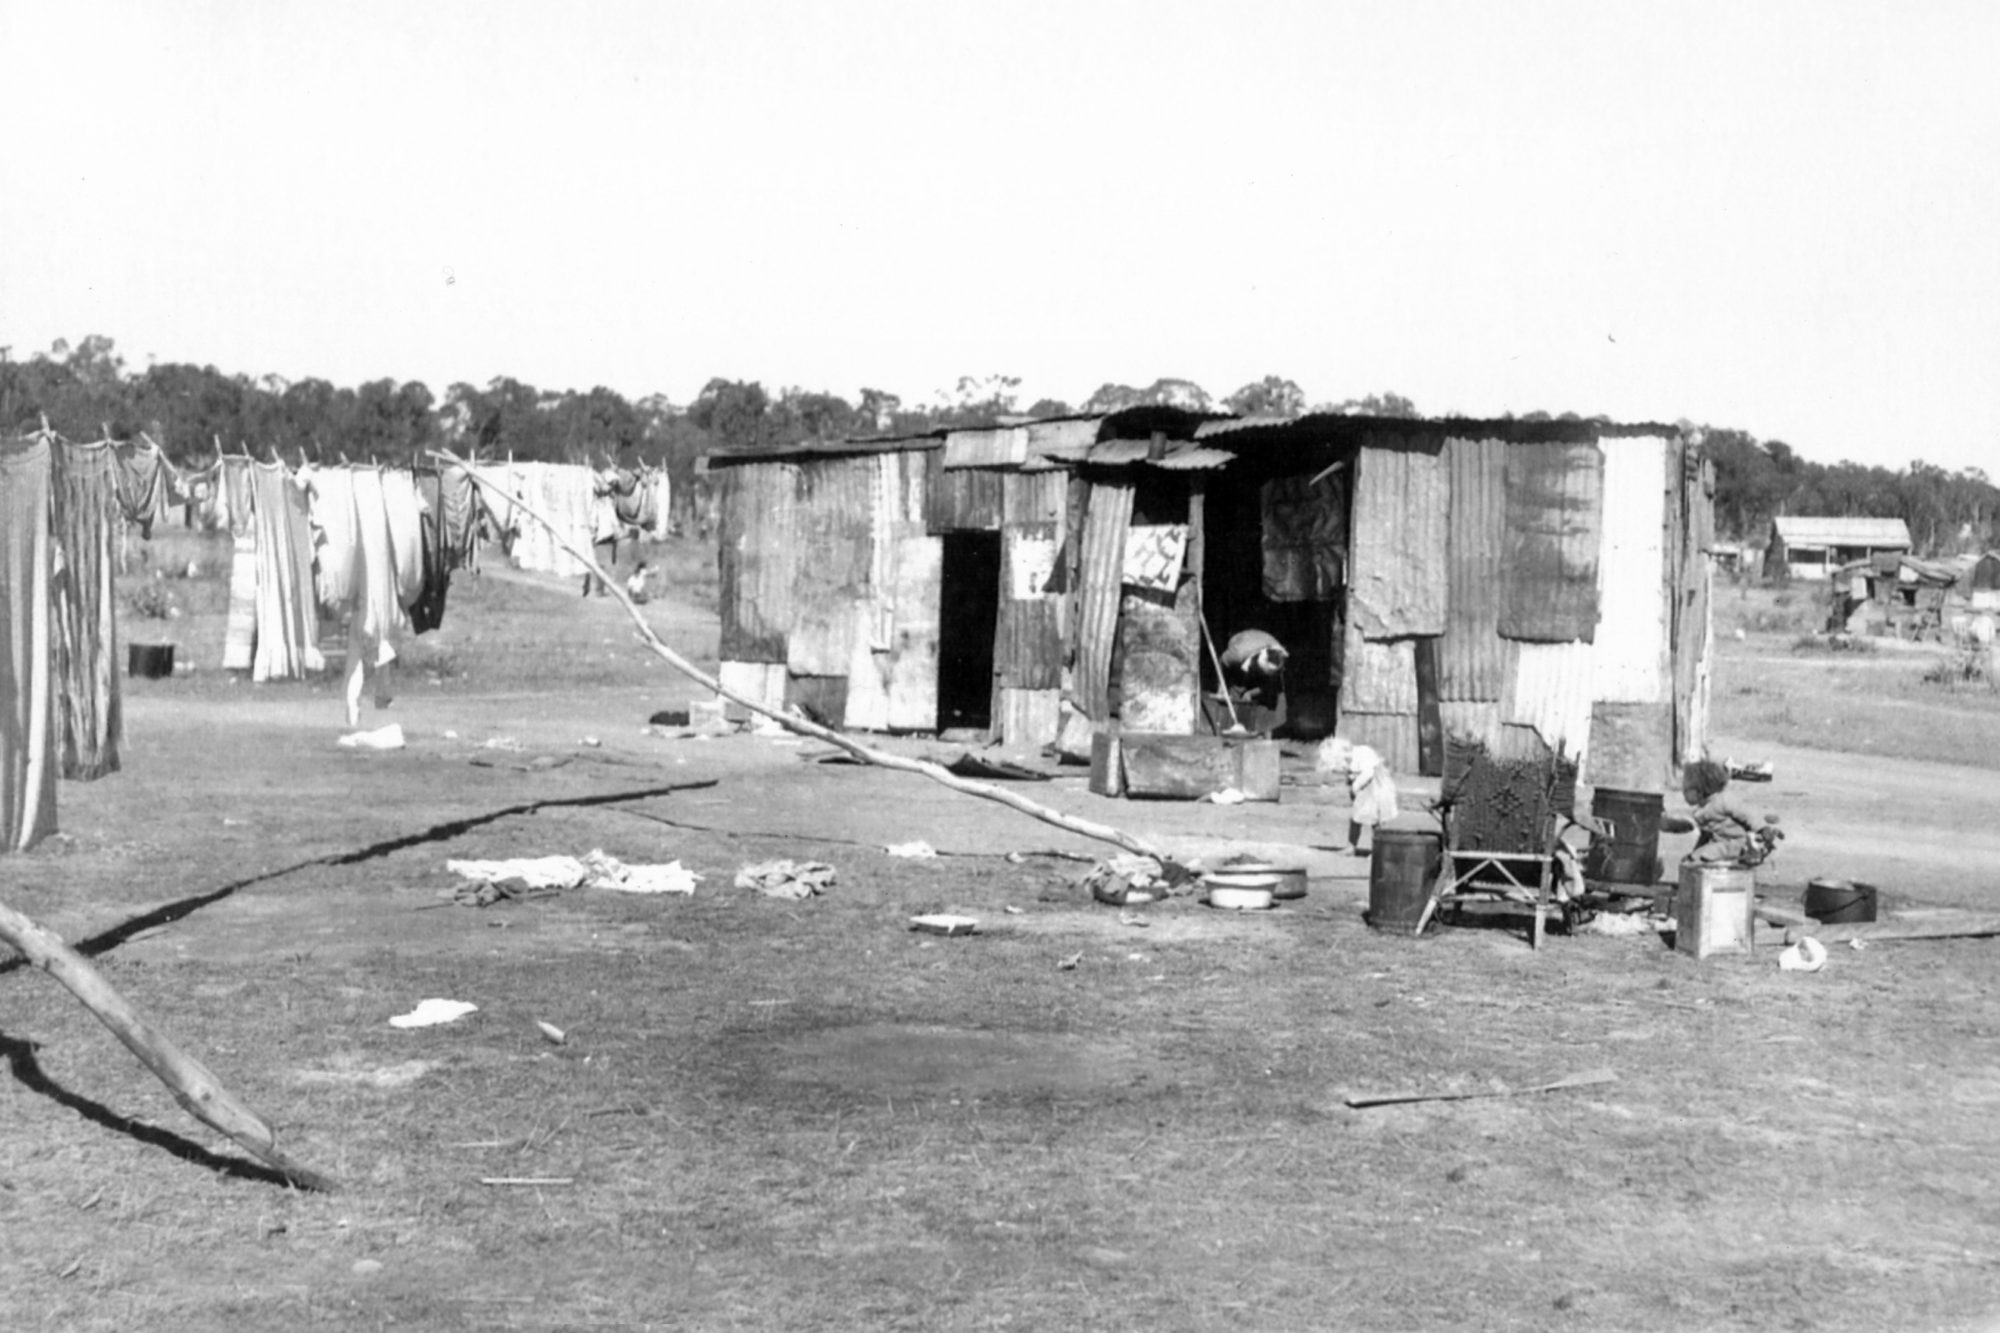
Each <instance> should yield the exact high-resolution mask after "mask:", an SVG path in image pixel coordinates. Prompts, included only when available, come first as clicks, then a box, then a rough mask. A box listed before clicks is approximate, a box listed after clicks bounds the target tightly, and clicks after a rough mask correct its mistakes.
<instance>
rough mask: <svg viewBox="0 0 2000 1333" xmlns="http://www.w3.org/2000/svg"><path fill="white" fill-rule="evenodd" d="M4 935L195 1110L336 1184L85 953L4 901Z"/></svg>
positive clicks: (282, 1168)
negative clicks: (154, 1023) (292, 1152)
mask: <svg viewBox="0 0 2000 1333" xmlns="http://www.w3.org/2000/svg"><path fill="white" fill-rule="evenodd" d="M0 941H5V942H6V943H8V944H11V945H13V946H14V948H16V949H18V950H20V952H21V956H22V957H24V958H26V959H27V960H28V961H29V962H30V963H33V964H34V965H35V966H36V967H39V968H41V969H42V970H43V971H44V972H47V973H48V974H49V975H50V976H52V977H54V978H55V979H56V980H57V981H60V982H61V983H62V984H63V985H64V986H67V987H68V988H69V990H70V993H71V994H73V995H75V996H76V998H77V999H79V1000H81V1001H83V1006H84V1008H86V1009H88V1010H90V1012H91V1013H93V1014H96V1015H97V1017H98V1019H99V1021H101V1022H102V1023H103V1024H104V1026H106V1027H108V1028H110V1029H111V1031H112V1032H113V1034H115V1035H116V1036H117V1038H118V1040H120V1041H122V1042H124V1043H125V1045H126V1046H128V1047H130V1048H131V1051H132V1054H134V1055H136V1056H138V1057H139V1059H140V1061H141V1062H142V1063H143V1064H144V1065H145V1066H146V1068H148V1069H150V1070H152V1071H153V1073H155V1074H156V1075H158V1076H159V1078H160V1081H161V1082H162V1083H165V1084H166V1085H167V1090H168V1091H170V1092H172V1093H173V1094H174V1100H175V1101H177V1102H179V1103H180V1104H181V1106H182V1107H183V1108H184V1109H185V1110H186V1111H187V1113H188V1114H189V1115H191V1116H193V1117H194V1118H195V1119H197V1120H199V1121H201V1122H202V1123H203V1124H204V1125H207V1126H208V1127H209V1128H211V1129H214V1130H216V1131H217V1132H218V1133H221V1134H225V1135H227V1136H228V1137H229V1138H231V1139H233V1140H235V1141H236V1142H237V1143H239V1144H241V1145H242V1146H243V1147H245V1148H247V1149H249V1150H250V1151H251V1152H252V1153H254V1154H256V1155H257V1156H258V1157H259V1158H261V1159H263V1160H264V1161H265V1162H267V1163H268V1164H270V1166H271V1167H272V1168H273V1169H275V1170H277V1171H278V1172H280V1173H281V1174H282V1175H283V1176H284V1177H285V1179H287V1180H289V1181H291V1182H292V1183H293V1184H295V1185H299V1186H302V1187H303V1188H306V1189H314V1190H324V1191H331V1190H332V1189H333V1188H334V1184H333V1181H332V1180H331V1179H329V1178H328V1177H326V1176H323V1175H321V1174H320V1173H319V1172H317V1171H314V1170H312V1169H311V1168H310V1167H306V1166H301V1165H300V1164H299V1163H297V1162H295V1161H293V1160H292V1159H291V1158H290V1157H287V1156H286V1155H285V1154H284V1153H283V1152H281V1151H280V1150H279V1148H278V1136H277V1134H276V1133H275V1132H273V1131H272V1129H271V1127H270V1126H269V1125H267V1124H265V1123H264V1121H263V1119H262V1118H260V1117H259V1116H258V1115H257V1113H256V1112H254V1111H252V1110H251V1109H250V1108H249V1107H247V1106H245V1105H244V1104H243V1103H241V1102H239V1101H237V1100H236V1098H235V1097H233V1096H231V1095H230V1093H229V1090H228V1089H227V1088H224V1087H223V1086H222V1084H221V1083H220V1082H219V1081H218V1080H217V1079H216V1077H215V1075H213V1074H211V1073H209V1072H208V1070H207V1069H205V1068H203V1067H202V1065H201V1063H200V1062H199V1061H197V1060H196V1059H195V1058H194V1057H192V1056H190V1055H187V1054H185V1053H184V1052H183V1051H182V1050H181V1049H180V1048H179V1047H178V1046H176V1045H174V1043H173V1042H171V1041H169V1040H168V1039H167V1038H166V1037H165V1036H164V1035H162V1034H161V1033H159V1032H156V1031H154V1030H153V1028H152V1027H151V1026H150V1025H149V1024H148V1023H147V1022H146V1020H145V1019H143V1018H141V1017H140V1016H139V1011H138V1010H136V1009H134V1008H133V1007H132V1006H131V1004H130V1003H128V1002H127V1001H126V999H125V997H124V996H122V995H120V994H119V993H118V992H117V991H116V990H115V989H113V988H112V985H111V983H110V982H108V981H106V980H105V979H104V974H103V973H101V972H99V971H98V970H97V969H96V968H94V967H92V966H91V965H90V962H89V960H88V959H86V958H85V957H84V956H83V955H82V954H80V953H78V952H77V951H76V950H74V949H72V948H70V947H69V946H68V945H67V944H64V943H63V942H62V940H61V939H60V938H58V937H57V936H56V935H54V934H53V933H51V932H50V931H47V930H44V929H42V928H41V927H40V926H38V925H36V924H35V923H34V922H33V921H31V920H29V919H28V918H27V917H25V916H23V915H21V913H19V912H17V911H15V910H14V909H13V908H11V907H8V906H6V905H5V904H4V903H0Z"/></svg>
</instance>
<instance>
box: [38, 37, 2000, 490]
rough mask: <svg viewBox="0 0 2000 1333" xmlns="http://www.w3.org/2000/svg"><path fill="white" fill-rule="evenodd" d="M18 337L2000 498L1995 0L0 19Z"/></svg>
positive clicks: (279, 367)
mask: <svg viewBox="0 0 2000 1333" xmlns="http://www.w3.org/2000/svg"><path fill="white" fill-rule="evenodd" d="M0 51H5V52H6V53H7V55H8V57H9V59H8V66H9V72H8V80H7V84H8V93H9V98H8V101H9V105H10V114H9V116H8V117H7V124H6V128H5V129H4V130H0V170H4V175H0V180H4V182H5V186H6V189H7V194H8V202H7V206H6V209H5V221H4V223H0V344H9V345H11V346H12V348H13V355H14V356H16V357H20V356H24V355H27V354H30V353H32V352H34V351H36V350H39V349H44V348H46V347H47V346H48V345H49V344H50V343H51V342H52V341H53V340H54V339H56V338H58V337H64V338H68V339H70V340H71V341H75V340H77V339H80V338H81V337H82V336H84V335H85V334H88V333H101V334H107V335H109V336H111V337H113V338H115V339H116V340H117V344H118V350H119V351H120V353H122V354H123V355H124V356H125V358H126V360H127V363H128V365H129V366H130V367H132V368H134V369H143V368H144V367H145V366H146V365H147V364H148V362H149V361H150V360H151V359H154V358H157V359H159V360H162V361H194V362H200V363H206V364H213V365H216V366H218V367H220V368H221V369H223V370H225V371H229V372H232V373H237V372H240V373H247V374H252V375H264V374H278V375H282V376H285V377H288V378H298V377H303V376H307V375H313V376H319V377H321V378H325V379H330V380H333V381H334V382H336V383H339V384H355V383H359V382H361V381H363V380H369V379H379V378H382V377H385V376H386V377H393V378H396V379H398V380H411V379H420V380H423V381H425V382H427V383H428V384H430V385H431V386H432V388H433V389H435V390H437V391H438V392H439V393H440V394H441V393H442V392H443V390H444V389H445V388H446V387H447V386H448V385H449V384H451V383H452V382H453V381H457V380H466V381H471V382H473V383H477V384H484V383H485V382H486V381H488V380H490V379H492V378H493V377H495V376H497V375H503V374H504V375H512V376H514V377H516V378H519V379H523V380H526V381H528V382H530V383H533V384H535V385H537V386H539V387H543V388H570V387H574V388H588V387H590V386H592V385H594V384H606V385H609V386H611V387H612V388H615V389H617V390H619V391H620V392H622V393H624V394H627V395H628V396H632V397H635V398H636V397H642V396H644V395H647V394H651V393H664V394H666V395H667V396H668V397H669V398H671V399H672V400H673V401H675V402H681V403H684V402H686V401H688V400H689V399H690V398H692V397H693V396H694V395H695V394H696V393H697V392H698V391H699V390H700V388H701V386H702V384H703V383H704V382H706V381H707V380H708V379H709V378H710V377H711V376H717V375H720V376H726V377H730V378H740V379H756V380H760V381H762V382H763V384H764V385H765V387H766V388H768V389H771V390H773V391H775V390H777V389H779V388H782V387H784V386H787V385H799V386H802V387H805V388H809V389H825V390H831V391H833V392H837V393H840V394H843V395H844V396H847V397H849V398H853V397H854V396H855V395H856V394H857V393H858V391H859V390H860V389H861V388H862V387H863V386H868V387H876V388H882V389H886V390H889V391H891V392H894V393H898V394H901V395H902V396H903V398H904V399H905V400H906V401H909V402H912V403H919V402H930V401H933V400H934V399H935V397H936V395H937V393H938V391H940V390H942V389H946V388H948V387H949V386H951V385H952V384H954V383H955V382H956V381H957V380H958V378H959V377H960V376H965V375H972V376H983V375H989V374H996V373H998V374H1009V375H1017V376H1020V377H1021V378H1022V381H1023V384H1022V389H1021V392H1022V398H1021V403H1022V405H1023V406H1025V405H1026V404H1027V403H1029V402H1031V401H1033V400H1034V399H1036V398H1039V397H1042V396H1050V397H1056V398H1061V399H1065V400H1068V401H1070V402H1079V401H1081V400H1082V399H1083V398H1085V397H1087V396H1088V395H1089V394H1090V393H1091V391H1092V390H1094V389H1095V388H1096V387H1097V386H1098V385H1099V384H1101V383H1104V382H1106V381H1116V382H1124V383H1130V384H1135V385H1145V384H1149V383H1151V382H1152V381H1153V380H1155V379H1158V378H1160V377H1162V376H1176V377H1181V378H1186V379H1191V380H1193V381H1195V382H1196V383H1198V384H1200V385H1202V386H1203V387H1204V388H1206V389H1207V390H1209V392H1211V393H1212V394H1215V395H1216V396H1218V397H1220V396H1222V395H1224V394H1227V393H1229V392H1230V391H1232V390H1234V389H1236V388H1237V387H1239V386H1241V385H1242V384H1244V383H1246V382H1249V381H1251V380H1255V379H1258V378H1261V377H1262V376H1264V375H1267V374H1276V375H1282V376H1286V377H1289V378H1291V379H1294V380H1296V381H1298V383H1299V384H1300V385H1301V386H1302V387H1303V388H1304V389H1305V391H1306V394H1307V396H1308V398H1309V399H1310V400H1312V401H1315V402H1319V401H1334V400H1339V399H1342V398H1347V397H1350V396H1359V395H1362V394H1367V393H1373V392H1382V391H1394V392H1397V393H1401V394H1404V395H1406V396H1408V397H1410V398H1412V399H1414V400H1415V402H1416V404H1417V406H1418V408H1419V409H1420V410H1421V411H1423V412H1424V413H1426V414H1430V415H1442V414H1447V413H1458V414H1467V415H1475V416H1487V415H1499V414H1501V413H1503V412H1509V411H1512V412H1527V411H1533V410H1536V409H1541V410H1546V411H1550V412H1562V411H1577V412H1581V413H1584V414H1593V413H1605V414H1608V415H1610V416H1613V417H1615V418H1618V419H1620V420H1633V421H1644V420H1665V421H1672V420H1678V419H1681V418H1688V419H1692V420H1695V421H1699V422H1706V423H1709V424H1713V425H1728V426H1736V427H1740V428H1742V429H1745V430H1748V431H1751V432H1752V433H1753V434H1755V435H1757V436H1759V437H1761V438H1767V439H1770V438H1776V439H1783V440H1785V441H1787V442H1788V443H1790V444H1791V445H1792V446H1793V447H1794V448H1796V449H1797V450H1798V451H1799V452H1800V453H1802V454H1804V455H1805V456H1806V457H1808V458H1812V459H1815V460H1818V461H1822V462H1829V463H1830V462H1834V461H1837V460H1839V459H1842V458H1852V459H1854V460H1857V461H1860V462H1866V463H1873V464H1882V465H1886V466H1890V467H1901V466H1904V465H1906V464H1907V463H1909V462H1910V461H1911V460H1913V459H1917V458H1921V459H1925V460H1927V461H1930V462H1933V463H1939V464H1943V465H1945V466H1947V467H1953V468H1957V467H1964V466H1983V467H1985V468H1986V469H1987V470H1988V471H1989V472H1991V473H1994V474H1996V475H2000V75H1996V73H1995V70H1996V67H2000V5H1996V4H1993V3H1991V0H1963V2H1962V3H1955V2H1953V0H1923V2H1921V3H1903V4H1889V3H1884V4H1862V3H1850V2H1848V0H1812V2H1811V3H1804V2H1801V3H1789V2H1784V0H1736V2H1734V3H1718V4H1701V3H1669V4H1645V3H1603V2H1596V3H1532V2H1528V3H1524V2H1523V0H1512V2H1511V3H1507V4H1491V3H1472V2H1467V3H1433V4H1425V3H1408V2H1404V0H1399V2H1398V3H1385V2H1381V0H1369V2H1368V3H1327V2H1324V0H1320V2H1314V0H1297V2H1295V3H1267V4H1259V3H1255V0H1235V2H1234V3H1230V4H1222V3H1215V2H1213V0H1209V2H1205V3H1188V2H1184V0H1143V2H1140V3H1089V2H1088V0H1068V2H1061V3H1050V4H1014V3H1006V4H1003V3H988V4H954V3H946V2H942V0H923V2H912V3H882V2H879V0H838V2H837V3H834V2H828V3H817V4H807V3H797V4H759V3H750V2H749V0H722V2H719V3H713V4H710V3H700V4H694V3H673V2H671V0H661V2H657V3H592V4H583V3H561V4H558V3H553V2H548V3H531V2H528V0H479V2H478V3H444V2H439V0H426V2H424V3H414V2H411V3H402V2H398V3H383V4H373V3H281V2H278V0H255V2H254V3H253V2H251V0H242V2H240V3H237V2H230V3H205V4H204V3H192V2H189V0H164V2H163V0H147V2H145V3H140V2H139V0H131V2H130V3H119V4H101V3H78V2H76V0H69V2H67V3H41V2H40V0H0Z"/></svg>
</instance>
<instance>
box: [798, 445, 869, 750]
mask: <svg viewBox="0 0 2000 1333" xmlns="http://www.w3.org/2000/svg"><path fill="white" fill-rule="evenodd" d="M876 477H877V467H876V464H875V462H874V460H873V459H869V458H828V459H815V460H814V461H812V462H809V463H802V464H800V465H799V484H798V501H797V505H798V510H797V519H796V522H795V525H794V528H795V531H796V533H797V539H796V540H797V553H796V557H795V573H794V576H793V588H794V592H793V621H792V632H791V637H790V642H789V643H788V645H787V653H786V658H785V665H786V666H787V667H789V668H790V670H791V673H792V674H793V675H794V676H843V677H844V676H845V675H846V674H847V671H848V667H849V664H850V661H851V659H852V658H853V655H854V641H855V638H856V635H857V633H858V632H859V629H860V624H859V620H860V617H861V615H862V614H863V612H864V609H865V607H866V604H867V601H868V597H869V586H868V581H869V571H870V568H871V566H872V564H873V546H872V541H871V537H870V530H871V529H872V527H873V526H874V524H873V518H874V514H875V501H876V495H875V482H876ZM843 707H844V706H843ZM834 716H836V717H839V716H840V714H835V715H834Z"/></svg>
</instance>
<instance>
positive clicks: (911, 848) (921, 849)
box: [882, 838, 937, 858]
mask: <svg viewBox="0 0 2000 1333" xmlns="http://www.w3.org/2000/svg"><path fill="white" fill-rule="evenodd" d="M882 850H883V851H885V852H887V853H889V855H891V856H909V857H916V858H923V857H931V856H936V855H937V848H935V847H933V846H931V845H930V844H929V843H927V842H925V841H924V840H923V839H922V838H919V839H917V840H916V841H915V842H892V843H890V844H889V845H888V846H887V847H884V848H883V849H882Z"/></svg>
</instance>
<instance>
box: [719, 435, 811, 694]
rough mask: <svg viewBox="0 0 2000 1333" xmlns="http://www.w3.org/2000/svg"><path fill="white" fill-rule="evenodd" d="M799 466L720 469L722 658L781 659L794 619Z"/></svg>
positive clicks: (783, 657)
mask: <svg viewBox="0 0 2000 1333" xmlns="http://www.w3.org/2000/svg"><path fill="white" fill-rule="evenodd" d="M798 471H799V470H798V468H797V466H795V465H794V464H791V463H752V464H745V465H743V466H740V467H732V468H727V469H722V470H719V471H718V472H717V474H716V475H717V477H718V478H719V481H720V485H721V489H722V506H721V507H722V513H721V523H720V527H719V534H718V536H719V543H720V545H719V550H718V557H717V559H718V564H719V566H720V573H721V588H720V601H721V620H722V642H721V646H720V649H719V656H720V658H721V659H722V660H724V661H735V662H783V661H784V660H785V658H786V655H787V654H786V646H787V640H788V638H789V634H790V629H791V625H792V620H793V609H794V603H793V598H792V583H793V569H794V565H793V559H794V556H795V554H796V552H797V550H798V540H797V533H796V531H795V520H796V511H797V505H796V495H797V490H798Z"/></svg>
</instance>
